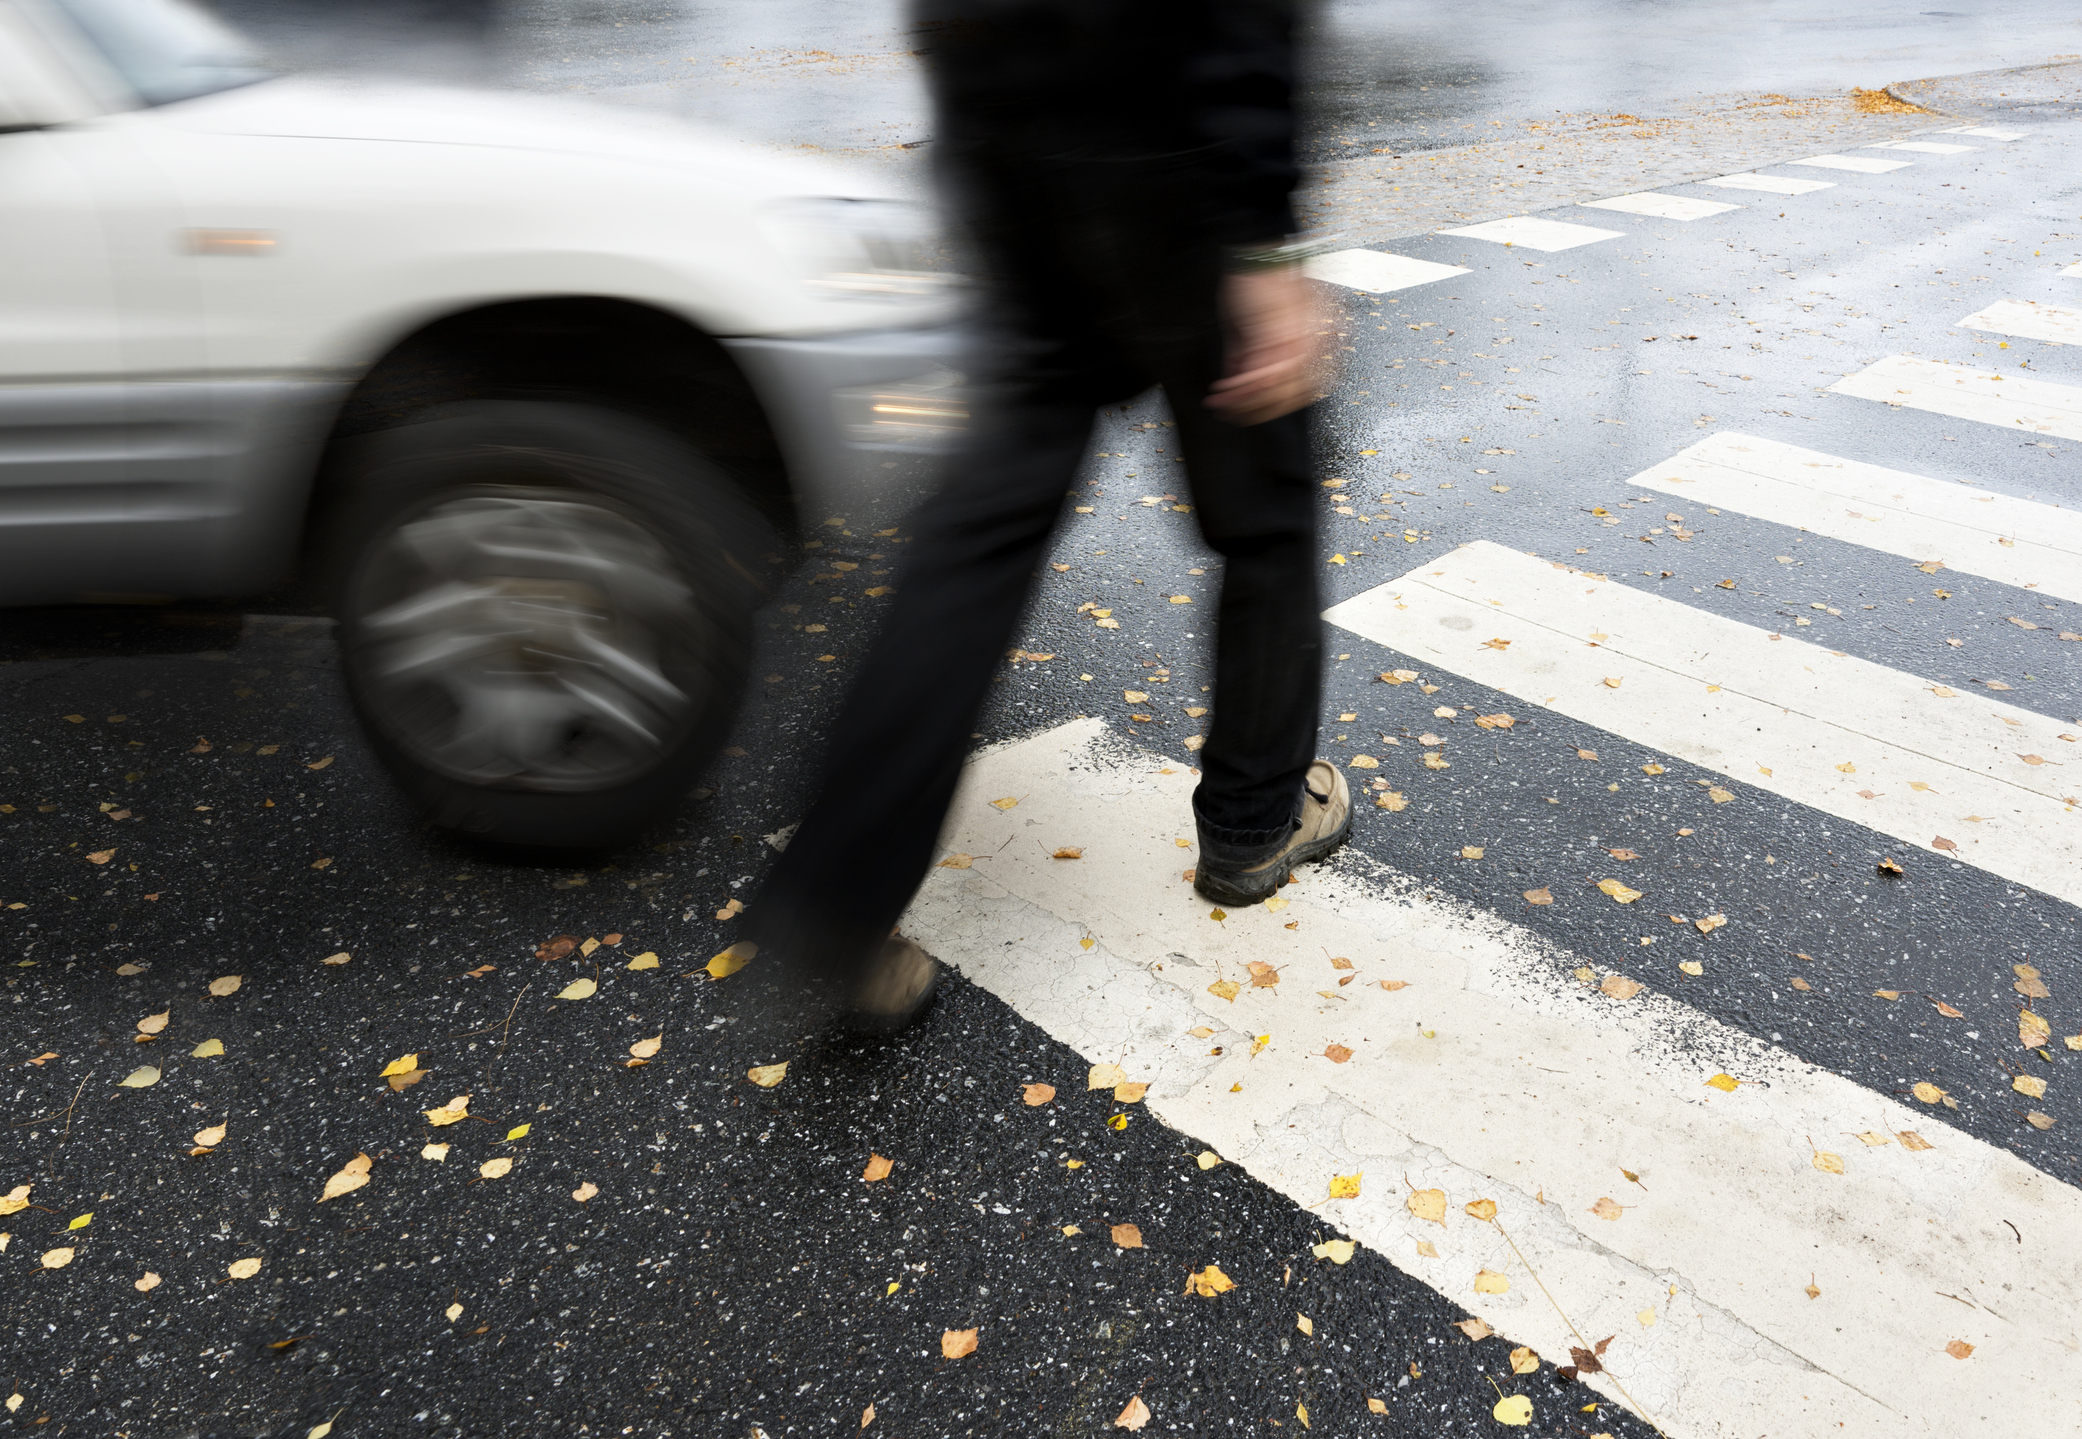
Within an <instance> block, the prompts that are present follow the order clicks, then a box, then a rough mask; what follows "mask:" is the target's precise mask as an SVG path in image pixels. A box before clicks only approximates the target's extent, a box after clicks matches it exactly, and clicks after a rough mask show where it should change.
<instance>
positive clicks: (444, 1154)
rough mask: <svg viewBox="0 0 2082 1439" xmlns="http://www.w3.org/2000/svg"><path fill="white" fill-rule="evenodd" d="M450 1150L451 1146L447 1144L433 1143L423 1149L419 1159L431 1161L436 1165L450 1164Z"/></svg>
mask: <svg viewBox="0 0 2082 1439" xmlns="http://www.w3.org/2000/svg"><path fill="white" fill-rule="evenodd" d="M448 1150H449V1146H448V1145H446V1144H442V1143H439V1142H436V1143H431V1144H428V1145H426V1146H424V1147H423V1148H421V1150H420V1151H419V1157H420V1158H421V1159H431V1160H433V1161H434V1163H436V1164H446V1163H447V1162H448Z"/></svg>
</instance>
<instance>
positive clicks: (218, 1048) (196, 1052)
mask: <svg viewBox="0 0 2082 1439" xmlns="http://www.w3.org/2000/svg"><path fill="white" fill-rule="evenodd" d="M222 1053H224V1041H223V1040H221V1039H205V1040H204V1041H203V1042H202V1043H201V1044H198V1045H196V1046H195V1048H193V1049H191V1050H189V1051H188V1054H189V1057H190V1058H193V1059H215V1058H216V1057H217V1056H218V1055H220V1054H222Z"/></svg>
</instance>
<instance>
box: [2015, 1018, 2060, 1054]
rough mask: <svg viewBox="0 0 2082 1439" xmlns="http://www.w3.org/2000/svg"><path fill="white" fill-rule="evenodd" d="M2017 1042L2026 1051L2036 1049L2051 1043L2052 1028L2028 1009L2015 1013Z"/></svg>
mask: <svg viewBox="0 0 2082 1439" xmlns="http://www.w3.org/2000/svg"><path fill="white" fill-rule="evenodd" d="M2017 1042H2018V1043H2019V1044H2021V1045H2023V1046H2024V1047H2025V1048H2026V1049H2037V1048H2039V1047H2040V1046H2042V1045H2047V1044H2051V1043H2052V1042H2053V1026H2052V1025H2050V1024H2048V1023H2047V1022H2046V1021H2045V1020H2044V1019H2043V1018H2041V1017H2040V1016H2038V1015H2036V1014H2033V1013H2032V1012H2031V1011H2030V1010H2028V1009H2020V1010H2018V1011H2017Z"/></svg>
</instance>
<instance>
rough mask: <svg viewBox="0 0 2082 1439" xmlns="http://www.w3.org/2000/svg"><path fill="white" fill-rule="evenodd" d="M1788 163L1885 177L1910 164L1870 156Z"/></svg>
mask: <svg viewBox="0 0 2082 1439" xmlns="http://www.w3.org/2000/svg"><path fill="white" fill-rule="evenodd" d="M1786 163H1787V164H1788V165H1812V166H1814V167H1815V168H1816V169H1817V170H1855V171H1857V172H1858V173H1859V174H1861V175H1884V174H1886V173H1887V172H1888V171H1889V170H1906V169H1907V168H1908V167H1909V164H1910V162H1909V161H1907V160H1876V159H1874V158H1873V157H1872V156H1870V155H1811V156H1809V157H1808V158H1807V159H1805V160H1788V161H1786Z"/></svg>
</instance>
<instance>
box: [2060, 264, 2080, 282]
mask: <svg viewBox="0 0 2082 1439" xmlns="http://www.w3.org/2000/svg"><path fill="white" fill-rule="evenodd" d="M2060 273H2061V274H2063V275H2066V276H2068V277H2070V278H2073V279H2082V265H2070V266H2068V267H2067V268H2066V269H2065V270H2062V271H2061V272H2060Z"/></svg>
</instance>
